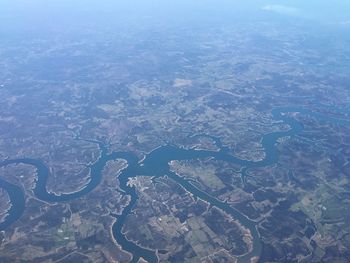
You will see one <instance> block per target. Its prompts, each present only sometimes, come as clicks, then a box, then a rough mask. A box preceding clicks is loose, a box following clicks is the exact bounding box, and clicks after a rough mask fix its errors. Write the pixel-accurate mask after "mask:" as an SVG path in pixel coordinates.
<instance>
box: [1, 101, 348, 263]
mask: <svg viewBox="0 0 350 263" xmlns="http://www.w3.org/2000/svg"><path fill="white" fill-rule="evenodd" d="M289 112H299V113H301V114H306V115H310V116H312V117H314V118H316V119H318V120H322V121H324V120H326V121H330V122H332V123H337V124H350V121H349V120H346V119H336V118H331V117H327V116H324V115H322V114H319V113H315V112H311V111H309V110H307V109H303V108H299V107H283V108H275V109H274V110H273V111H272V115H273V118H274V119H275V120H278V121H281V123H283V124H287V125H289V127H290V129H289V130H286V131H277V132H272V133H268V134H266V135H264V136H263V137H262V141H261V142H262V146H263V148H264V151H265V158H264V159H263V160H261V161H256V162H254V161H248V160H244V159H240V158H237V157H235V156H232V155H230V154H229V153H228V149H227V148H226V147H224V146H222V145H221V143H220V140H219V139H217V138H216V139H215V142H216V146H217V147H218V148H219V151H207V150H195V149H183V148H179V147H177V146H174V145H164V146H161V147H159V148H156V149H155V150H153V151H152V152H150V153H149V154H147V155H146V157H145V158H144V159H143V160H142V161H141V162H140V161H139V160H138V158H137V157H136V156H135V155H133V154H132V153H129V152H112V153H108V148H107V147H106V146H104V145H102V144H101V143H99V146H100V150H101V155H100V157H99V159H98V160H97V161H96V162H95V163H93V164H91V165H90V169H91V178H90V181H89V183H88V184H87V185H86V186H85V187H84V188H83V189H81V190H80V191H78V192H74V193H69V194H62V195H56V194H54V193H49V192H47V190H46V184H47V179H48V177H49V175H50V172H49V169H48V167H47V166H46V165H45V164H44V163H43V162H42V161H41V160H39V159H30V158H23V159H7V160H4V161H2V162H0V167H2V166H6V165H10V164H27V165H31V166H33V167H35V168H36V171H37V182H36V185H35V188H34V190H33V191H34V194H35V196H36V197H37V198H38V199H40V200H43V201H46V202H66V201H69V200H73V199H76V198H79V197H82V196H83V195H85V194H87V193H89V192H91V191H92V190H93V189H94V188H95V187H96V186H97V185H98V184H99V183H100V181H101V174H102V170H103V168H104V167H105V165H106V163H107V162H108V161H110V160H116V159H124V160H126V161H127V163H128V166H127V167H126V168H125V169H124V170H123V171H122V172H121V174H120V175H119V177H118V180H119V183H120V188H121V190H122V191H123V192H124V194H125V195H129V196H130V197H131V199H130V203H129V204H128V206H127V207H125V208H124V210H123V212H122V214H121V215H116V216H115V217H116V222H115V223H114V225H113V228H112V231H113V235H114V238H115V240H116V241H117V242H118V244H120V245H121V247H122V248H123V249H124V250H126V251H128V252H130V253H131V254H132V255H133V258H132V260H131V262H133V263H134V262H137V261H138V260H139V259H140V258H141V257H142V258H144V259H145V260H147V261H148V262H150V263H155V262H158V258H157V255H156V252H155V251H153V250H148V249H145V248H142V247H140V246H138V245H137V244H135V243H133V242H131V241H129V240H128V239H127V238H126V237H125V235H124V234H123V231H122V229H123V225H124V223H125V221H126V219H127V217H128V215H129V214H130V212H131V211H132V210H133V208H134V207H135V205H136V203H137V200H138V196H137V193H136V190H135V188H134V187H132V186H129V185H128V180H129V178H132V177H135V176H138V175H142V176H150V177H162V176H165V175H167V176H168V177H169V178H171V179H172V180H174V181H176V182H177V183H178V184H180V185H181V186H182V187H183V188H184V189H186V191H188V192H190V193H192V194H193V196H194V197H197V198H200V199H202V200H204V201H206V202H208V203H209V204H210V205H211V206H213V207H217V208H219V209H221V210H223V211H225V212H226V213H228V214H230V215H231V216H232V218H234V219H235V220H238V221H239V222H240V223H241V224H242V225H243V226H244V227H246V228H247V229H249V230H250V232H251V234H252V237H253V249H252V250H251V251H250V252H249V253H247V254H245V255H243V256H241V257H239V258H238V260H239V262H250V259H251V258H252V257H255V256H257V257H258V256H259V255H260V254H261V251H262V244H261V241H260V236H259V233H258V230H257V223H256V222H255V221H252V220H250V219H249V218H248V217H246V216H245V215H244V214H242V213H241V212H239V211H238V210H236V209H235V208H233V207H232V206H230V205H229V204H227V203H226V202H223V201H220V200H218V199H216V198H214V197H212V196H210V195H208V194H207V193H206V192H204V191H202V190H200V189H198V188H197V187H195V186H194V185H193V184H192V183H191V182H190V181H189V180H186V179H184V178H183V177H180V176H178V175H177V174H176V173H173V172H171V171H170V168H169V162H170V161H172V160H191V159H196V158H204V157H211V158H214V159H216V160H222V161H226V162H230V163H234V164H238V165H240V166H242V167H244V168H245V170H247V169H254V168H258V167H265V166H269V165H273V164H275V163H276V162H277V161H278V152H277V148H276V143H277V140H278V139H279V138H282V137H285V136H293V135H296V134H298V133H300V132H301V131H302V129H303V126H302V124H301V123H299V122H298V121H296V120H295V119H294V118H292V117H289V116H288V115H287V114H286V113H289ZM93 142H96V141H93ZM242 174H243V175H244V173H242ZM243 180H244V178H243ZM0 188H2V189H4V190H5V191H6V192H7V193H8V195H9V198H10V201H11V204H12V206H11V208H10V210H9V211H8V215H7V216H6V218H5V221H3V222H2V223H1V224H0V230H5V229H6V228H7V227H9V226H10V225H11V224H12V223H13V222H15V221H16V220H17V219H19V218H20V217H21V215H22V213H23V211H24V209H25V196H24V193H23V192H22V190H21V188H20V187H18V186H16V185H13V184H11V183H9V182H7V181H5V180H3V179H1V178H0Z"/></svg>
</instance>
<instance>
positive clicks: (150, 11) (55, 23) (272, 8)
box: [0, 0, 350, 36]
mask: <svg viewBox="0 0 350 263" xmlns="http://www.w3.org/2000/svg"><path fill="white" fill-rule="evenodd" d="M146 18H147V19H148V20H145V19H146ZM245 19H249V20H254V19H256V20H257V21H258V20H259V19H280V20H281V19H285V20H290V21H294V20H295V21H297V20H298V21H303V23H315V24H317V23H319V24H327V25H339V26H342V27H346V26H348V27H349V28H350V1H349V0H332V1H325V0H293V1H292V0H285V1H277V0H276V1H272V0H252V1H249V0H244V1H243V0H230V1H229V0H176V1H175V0H147V1H146V0H128V1H124V0H123V1H120V0H119V1H118V0H74V1H73V0H0V34H2V35H3V36H5V35H6V34H12V35H16V34H17V35H20V34H22V33H23V32H28V31H36V32H44V31H45V30H50V28H61V29H65V28H68V27H75V28H77V29H79V27H89V26H90V27H94V26H96V27H97V28H98V26H100V27H104V26H113V25H118V24H121V23H122V22H125V21H127V20H130V21H133V23H134V24H135V23H136V24H137V23H145V21H148V22H149V23H152V22H153V23H169V24H171V23H178V22H181V21H185V22H187V23H188V24H189V26H191V23H192V22H191V21H196V22H198V23H211V22H212V21H216V20H220V21H224V22H230V21H231V20H232V21H234V20H237V21H240V20H245ZM148 22H147V23H148Z"/></svg>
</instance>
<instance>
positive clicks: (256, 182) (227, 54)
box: [0, 22, 350, 262]
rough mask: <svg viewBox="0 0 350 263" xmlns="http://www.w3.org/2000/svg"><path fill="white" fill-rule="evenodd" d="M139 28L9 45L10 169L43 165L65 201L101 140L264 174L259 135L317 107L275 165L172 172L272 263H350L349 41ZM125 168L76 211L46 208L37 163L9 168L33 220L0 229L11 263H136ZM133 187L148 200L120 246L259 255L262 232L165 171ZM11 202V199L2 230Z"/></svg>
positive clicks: (179, 258) (5, 136)
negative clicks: (167, 149)
mask: <svg viewBox="0 0 350 263" xmlns="http://www.w3.org/2000/svg"><path fill="white" fill-rule="evenodd" d="M131 24H132V23H131ZM131 24H130V27H127V28H128V30H126V29H125V28H124V29H123V27H122V26H120V27H118V28H117V29H115V30H113V32H110V31H108V30H107V29H106V31H103V30H102V31H101V32H102V34H99V35H98V37H97V36H96V35H95V34H94V33H93V32H90V31H88V30H87V31H83V32H81V33H80V34H77V35H76V36H68V35H65V34H63V33H62V34H61V35H58V36H57V38H55V39H52V38H50V37H45V36H41V37H40V38H39V39H32V38H30V37H28V38H26V39H24V40H23V41H19V42H18V41H15V40H11V39H8V40H6V41H4V42H1V43H0V58H1V59H0V61H1V62H0V67H1V68H2V70H1V72H0V84H1V86H0V112H1V113H0V158H1V160H7V159H9V160H11V159H20V158H33V159H38V160H40V161H41V162H42V163H44V164H45V166H46V167H47V168H48V171H49V176H48V179H47V182H46V190H47V192H51V193H55V194H56V195H62V194H67V193H74V192H79V191H81V190H82V189H84V188H85V187H86V185H88V184H89V182H90V180H91V169H90V168H91V165H92V164H94V163H95V162H97V161H98V160H99V158H100V156H101V148H100V147H99V143H100V144H102V145H105V146H106V148H107V151H108V153H111V152H113V151H125V152H130V153H132V154H134V155H135V156H137V158H138V159H139V160H142V159H143V158H144V157H145V156H147V154H148V153H149V152H151V151H152V150H154V149H156V148H157V147H160V146H163V145H175V146H176V147H179V148H183V149H196V150H198V151H199V150H208V151H212V152H218V151H219V150H221V149H223V148H224V149H225V150H226V151H227V152H228V153H229V154H230V155H232V156H235V157H237V158H239V159H241V160H247V161H252V162H259V161H261V160H264V158H266V156H267V155H268V153H267V152H266V149H264V147H263V145H262V138H263V136H264V135H266V134H270V133H273V132H278V131H281V132H285V131H288V130H289V129H290V128H291V127H290V126H289V125H288V124H286V123H285V122H283V121H281V120H276V119H274V118H273V115H272V111H273V110H274V109H276V108H279V107H284V106H293V107H294V108H295V109H307V110H308V111H310V112H313V113H317V114H316V115H312V114H303V113H300V112H299V113H298V112H297V111H293V112H285V113H283V114H284V115H285V116H288V117H290V118H293V119H294V120H296V121H297V122H298V123H301V124H302V125H303V130H302V131H301V132H300V133H298V134H297V135H293V136H286V137H282V138H279V140H278V142H277V143H276V144H275V148H276V150H277V154H278V160H277V162H276V163H274V164H272V165H267V166H264V167H258V168H255V169H246V168H247V167H245V166H244V165H238V164H234V163H229V162H226V161H222V160H216V159H214V158H195V159H189V160H188V159H185V160H171V161H170V162H169V168H170V171H172V172H174V173H175V174H177V175H178V176H180V177H183V178H185V179H186V180H187V181H188V182H190V183H191V184H192V185H194V186H196V187H197V188H198V189H200V190H202V191H204V192H205V193H206V194H208V195H210V196H211V197H215V198H216V199H217V200H219V201H222V202H226V203H227V204H228V205H229V206H230V207H232V208H235V209H237V210H238V211H239V212H240V213H241V214H242V215H244V216H246V217H247V218H248V219H250V220H251V221H253V222H256V226H257V230H258V232H259V234H260V237H261V244H262V247H263V249H262V253H261V255H260V262H320V261H322V262H349V261H350V250H349V247H350V223H349V222H350V210H349V208H348V207H349V205H350V191H349V189H350V159H349V155H350V150H349V149H350V125H349V122H350V113H349V112H350V108H349V107H348V105H349V104H350V95H349V87H348V85H349V83H350V77H349V74H348V69H349V68H348V66H349V65H348V62H347V61H346V60H345V59H344V54H347V55H348V54H349V50H347V48H349V47H350V45H347V44H346V43H349V42H347V41H348V40H346V39H338V38H336V37H335V38H332V34H336V33H332V32H333V31H331V32H328V31H327V32H325V33H323V34H322V33H320V32H315V33H314V34H311V35H308V34H305V33H301V32H303V31H302V29H301V28H299V27H298V25H289V24H288V25H287V26H286V25H280V24H278V23H272V22H270V23H269V22H266V23H265V24H264V23H262V24H254V25H253V24H249V22H247V23H246V24H244V26H243V25H242V26H238V25H236V24H233V25H225V26H222V25H220V26H219V25H215V24H214V25H212V26H209V27H206V28H199V29H198V31H195V32H193V30H191V29H187V28H186V27H179V28H176V30H175V29H174V28H172V27H171V26H168V27H167V26H161V25H158V26H156V27H154V28H153V30H154V31H155V32H157V34H155V35H153V37H150V36H149V35H148V34H147V32H148V30H149V28H147V27H145V28H143V27H141V26H139V27H132V26H131ZM169 27H170V28H169ZM169 30H170V32H172V33H171V34H169V33H168V32H169ZM339 30H341V29H339ZM343 30H344V31H345V29H343ZM345 35H346V34H345ZM349 35H350V34H349ZM330 39H332V41H333V42H331V40H330ZM321 41H323V42H324V43H325V45H326V46H327V47H328V48H325V49H322V48H319V45H318V43H319V42H321ZM257 43H258V44H257ZM344 43H345V44H344ZM339 46H342V48H343V49H344V50H342V52H339V50H338V47H339ZM329 54H331V55H329ZM334 69H336V70H334ZM127 166H128V163H127V161H126V160H125V159H123V158H117V159H116V160H110V161H108V162H107V163H106V165H105V166H104V167H103V170H102V173H101V175H102V177H101V181H100V183H99V184H98V185H97V186H96V187H95V188H94V189H93V190H92V191H90V192H89V193H87V194H85V195H83V196H81V197H79V198H77V199H74V200H68V201H66V202H55V201H54V202H47V201H43V200H40V198H38V197H37V196H36V195H35V193H34V192H33V189H34V188H35V185H36V182H37V171H36V169H35V167H33V166H32V165H28V164H22V163H20V164H9V165H6V166H2V167H1V168H0V178H1V179H2V180H4V181H6V182H8V183H10V184H12V185H16V186H18V187H19V189H21V191H22V192H23V195H24V198H25V210H24V212H23V214H21V215H20V217H19V219H18V220H16V221H15V222H13V224H11V225H10V226H8V227H6V229H3V231H2V232H1V238H0V244H1V246H0V261H1V262H78V261H79V262H128V261H129V260H131V258H132V255H131V254H130V253H128V252H126V251H123V249H122V247H121V246H120V244H119V243H118V240H115V238H114V236H113V233H112V226H113V224H114V223H115V221H116V220H118V215H121V214H122V212H123V211H124V209H125V208H126V207H127V206H128V204H129V203H130V199H131V198H130V196H129V195H127V194H125V193H123V191H122V189H121V188H120V185H119V180H118V176H119V175H120V174H121V173H122V171H123V170H125V169H126V167H127ZM129 185H133V186H134V189H135V191H136V194H137V196H138V199H137V201H136V204H135V206H134V207H133V211H132V212H131V213H130V214H128V216H127V217H126V220H125V223H124V225H123V229H122V230H123V234H124V235H125V237H126V238H127V239H128V240H130V241H131V242H133V243H134V244H137V245H138V246H140V247H143V248H147V249H149V250H151V251H154V253H155V254H156V255H157V257H158V259H159V261H162V262H234V261H235V260H236V259H237V258H238V257H239V256H241V255H244V254H245V253H248V252H249V251H251V250H252V247H253V245H254V243H253V239H252V233H251V231H249V230H248V229H247V228H246V227H245V226H244V225H242V224H241V222H239V220H236V219H235V218H233V217H231V216H230V215H228V214H227V213H225V212H224V211H222V210H220V209H218V208H216V207H212V206H210V205H209V204H208V203H207V202H204V201H203V200H201V199H200V198H195V197H194V196H193V195H192V194H191V193H190V192H188V191H186V189H184V188H183V187H182V186H181V185H180V184H178V183H177V182H175V181H174V180H172V179H171V178H170V176H169V177H168V176H167V174H164V175H163V177H157V178H152V177H151V176H149V175H148V176H147V177H146V176H143V174H135V175H134V177H132V178H131V179H130V181H129ZM0 186H1V184H0ZM1 187H2V186H1ZM9 201H10V198H9V196H8V194H7V192H6V189H5V187H2V188H0V222H2V221H4V220H6V213H7V211H8V210H9V209H10V203H9Z"/></svg>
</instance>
